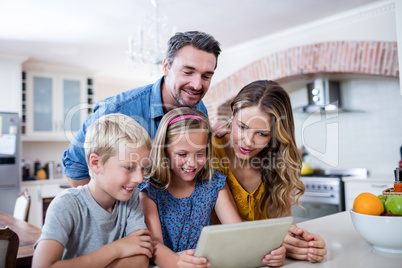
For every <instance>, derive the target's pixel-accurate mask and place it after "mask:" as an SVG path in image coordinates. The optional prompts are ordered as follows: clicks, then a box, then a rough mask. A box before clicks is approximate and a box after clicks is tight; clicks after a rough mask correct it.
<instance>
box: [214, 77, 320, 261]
mask: <svg viewBox="0 0 402 268" xmlns="http://www.w3.org/2000/svg"><path fill="white" fill-rule="evenodd" d="M231 109H232V118H231V120H229V121H228V123H227V128H228V129H229V130H230V134H226V135H224V136H223V137H221V138H215V139H214V145H215V146H214V148H215V155H216V156H217V157H218V159H220V161H217V162H218V165H217V166H216V167H215V168H217V169H218V170H220V171H221V172H223V174H225V175H226V176H227V182H228V185H229V188H230V190H231V192H232V194H233V198H234V200H235V203H236V206H237V209H238V211H239V213H240V216H241V217H242V219H243V220H246V221H252V220H260V219H266V218H277V217H284V216H289V215H291V207H292V204H293V203H295V204H298V199H299V198H300V196H301V195H302V194H303V193H304V185H303V183H302V181H301V180H300V172H301V158H300V155H299V152H298V150H297V147H296V142H295V136H294V122H293V113H292V106H291V103H290V99H289V96H288V94H287V93H286V91H285V90H284V89H283V88H282V87H281V86H280V85H279V84H278V83H276V82H274V81H267V80H260V81H255V82H252V83H250V84H248V85H247V86H245V87H244V88H243V89H242V90H241V91H240V92H239V93H238V94H237V96H236V97H235V98H234V100H233V101H232V103H231ZM214 222H215V223H216V222H218V221H217V219H216V218H215V217H214ZM300 238H302V239H300ZM284 242H285V243H284V245H285V247H286V251H287V252H286V253H287V255H288V256H289V257H292V258H296V259H305V260H309V261H310V262H316V261H322V260H323V258H324V255H325V254H326V250H325V248H324V247H325V242H324V241H323V240H322V238H321V237H319V236H318V235H314V234H310V233H308V232H307V231H305V230H301V229H298V228H297V226H296V225H292V226H291V228H290V230H289V234H288V235H287V237H286V238H285V241H284Z"/></svg>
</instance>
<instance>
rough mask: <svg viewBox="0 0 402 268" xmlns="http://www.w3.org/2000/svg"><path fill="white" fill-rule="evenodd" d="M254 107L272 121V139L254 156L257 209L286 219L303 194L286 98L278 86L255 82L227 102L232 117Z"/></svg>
mask: <svg viewBox="0 0 402 268" xmlns="http://www.w3.org/2000/svg"><path fill="white" fill-rule="evenodd" d="M255 106H258V107H259V108H260V109H261V111H262V112H264V113H266V114H267V115H269V116H272V119H273V120H272V122H273V128H272V138H271V140H270V142H269V143H268V146H266V147H265V148H264V149H263V150H262V151H261V152H260V153H259V155H258V156H259V157H260V158H261V160H262V161H261V163H262V164H261V165H262V169H263V171H262V174H261V180H262V182H263V184H264V192H263V194H262V197H261V201H260V210H261V211H265V213H266V215H267V216H268V217H271V218H276V217H281V216H288V215H291V206H292V204H293V203H295V204H297V205H299V198H300V197H301V196H302V195H303V193H304V185H303V182H302V181H301V180H300V175H301V163H302V161H301V156H300V154H299V151H298V150H297V146H296V141H295V134H294V133H295V131H294V121H293V112H292V105H291V103H290V99H289V95H288V94H287V93H286V91H285V90H284V89H283V88H282V87H281V86H280V85H279V84H278V83H276V82H274V81H268V80H259V81H255V82H252V83H250V84H248V85H246V86H245V87H244V88H243V89H241V90H240V92H239V93H238V94H237V96H236V97H235V99H234V100H233V101H232V103H231V108H232V112H233V116H235V115H236V113H237V112H238V111H239V110H241V109H243V108H247V107H255Z"/></svg>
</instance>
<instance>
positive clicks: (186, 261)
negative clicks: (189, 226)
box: [177, 249, 210, 268]
mask: <svg viewBox="0 0 402 268" xmlns="http://www.w3.org/2000/svg"><path fill="white" fill-rule="evenodd" d="M209 265H210V264H209V262H208V261H207V259H205V258H203V257H195V256H194V250H192V249H188V250H184V251H183V252H181V253H180V258H179V261H178V263H177V266H178V267H180V268H181V267H183V268H185V267H196V268H206V267H209Z"/></svg>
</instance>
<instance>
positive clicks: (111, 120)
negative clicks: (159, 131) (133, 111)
mask: <svg viewBox="0 0 402 268" xmlns="http://www.w3.org/2000/svg"><path fill="white" fill-rule="evenodd" d="M128 144H130V147H131V146H135V148H142V147H145V148H146V149H147V150H151V147H152V141H151V138H150V137H149V134H148V132H147V131H146V130H145V129H144V128H143V127H142V126H141V125H140V124H138V123H137V121H135V120H134V119H132V118H131V117H129V116H127V115H123V114H117V113H116V114H107V115H104V116H102V117H100V118H99V119H98V120H96V121H95V122H94V123H93V124H92V125H90V126H89V127H88V129H87V133H86V135H85V142H84V149H85V159H86V161H87V163H89V156H90V155H91V154H92V153H95V154H97V155H98V156H99V157H100V159H101V164H103V165H106V163H107V161H108V160H109V158H110V157H112V156H115V155H118V153H119V150H125V146H127V145H128ZM89 172H90V175H91V176H92V175H93V173H92V171H91V169H89Z"/></svg>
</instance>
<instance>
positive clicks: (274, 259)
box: [262, 246, 286, 267]
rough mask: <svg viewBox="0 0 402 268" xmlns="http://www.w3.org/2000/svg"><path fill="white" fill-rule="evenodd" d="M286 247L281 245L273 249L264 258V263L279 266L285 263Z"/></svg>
mask: <svg viewBox="0 0 402 268" xmlns="http://www.w3.org/2000/svg"><path fill="white" fill-rule="evenodd" d="M285 257H286V248H285V247H284V246H281V247H279V248H277V249H274V250H272V251H271V252H270V253H269V254H268V255H266V256H265V257H264V259H262V263H263V264H264V265H266V266H272V267H279V266H282V265H284V264H285Z"/></svg>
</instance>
